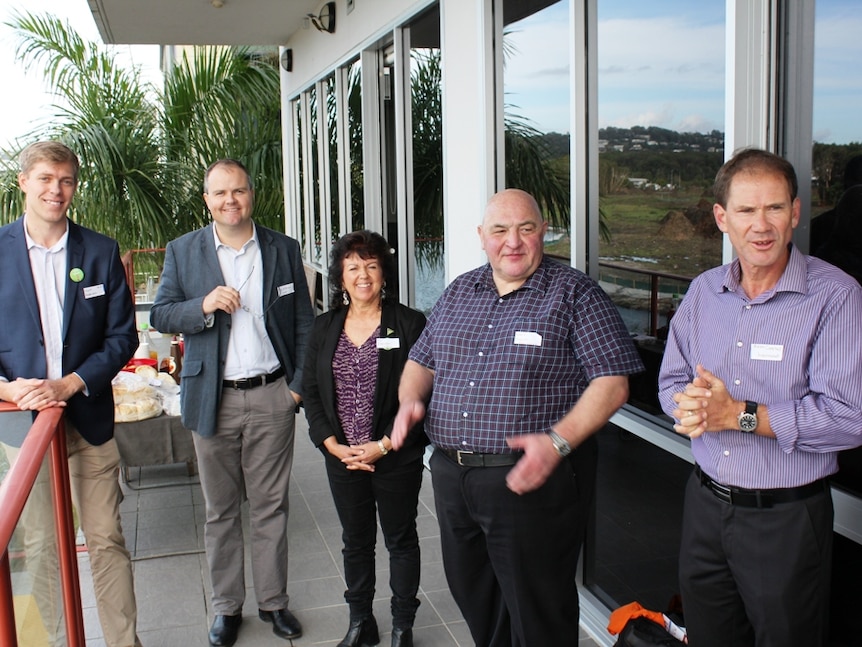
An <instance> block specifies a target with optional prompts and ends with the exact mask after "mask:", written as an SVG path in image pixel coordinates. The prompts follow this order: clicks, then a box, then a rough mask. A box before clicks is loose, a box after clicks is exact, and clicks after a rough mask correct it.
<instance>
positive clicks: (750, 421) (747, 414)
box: [737, 400, 757, 434]
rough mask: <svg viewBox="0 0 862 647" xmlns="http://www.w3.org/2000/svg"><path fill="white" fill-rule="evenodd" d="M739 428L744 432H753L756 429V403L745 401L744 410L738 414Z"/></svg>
mask: <svg viewBox="0 0 862 647" xmlns="http://www.w3.org/2000/svg"><path fill="white" fill-rule="evenodd" d="M737 420H739V430H740V431H741V432H743V433H745V434H753V433H754V430H755V429H757V403H756V402H752V401H751V400H746V401H745V411H743V412H742V413H740V414H739V418H737Z"/></svg>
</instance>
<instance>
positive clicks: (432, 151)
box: [390, 6, 445, 312]
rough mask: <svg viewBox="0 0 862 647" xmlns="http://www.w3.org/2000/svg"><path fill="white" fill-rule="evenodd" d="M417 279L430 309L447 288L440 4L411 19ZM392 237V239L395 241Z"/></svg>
mask: <svg viewBox="0 0 862 647" xmlns="http://www.w3.org/2000/svg"><path fill="white" fill-rule="evenodd" d="M410 48H411V49H410V86H411V87H410V110H411V122H412V130H413V133H412V142H411V144H412V153H413V182H412V184H413V225H414V249H415V259H416V262H415V266H414V273H415V277H414V285H415V294H416V296H415V303H414V304H413V305H414V306H415V307H416V308H417V309H419V310H422V311H423V312H430V311H431V308H432V307H433V306H434V304H435V303H436V302H437V299H438V298H439V296H440V295H441V294H442V293H443V289H444V287H445V281H444V277H445V272H444V268H443V255H444V252H445V245H444V239H443V113H442V109H441V103H440V80H441V77H440V73H441V68H440V9H439V7H437V6H435V7H434V8H432V9H431V10H430V11H428V12H426V13H425V14H423V15H422V16H420V17H419V18H418V19H417V20H415V21H413V22H411V23H410ZM390 242H391V241H390Z"/></svg>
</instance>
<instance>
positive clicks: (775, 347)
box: [751, 344, 784, 362]
mask: <svg viewBox="0 0 862 647" xmlns="http://www.w3.org/2000/svg"><path fill="white" fill-rule="evenodd" d="M751 359H762V360H766V361H767V362H780V361H781V360H782V359H784V346H783V345H782V344H752V345H751Z"/></svg>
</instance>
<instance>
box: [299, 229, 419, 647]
mask: <svg viewBox="0 0 862 647" xmlns="http://www.w3.org/2000/svg"><path fill="white" fill-rule="evenodd" d="M330 256H331V262H330V265H329V281H330V286H331V293H332V294H331V297H332V298H331V303H330V310H329V311H328V312H326V313H324V314H322V315H320V316H319V317H318V318H317V319H316V320H315V322H314V328H313V330H312V333H311V336H310V339H309V344H308V350H307V354H306V358H307V359H306V365H305V372H304V379H303V389H302V396H303V401H304V405H305V412H306V413H305V415H306V417H307V418H308V425H309V434H310V436H311V440H312V442H313V443H314V444H315V446H317V447H318V448H320V450H321V451H322V453H323V455H324V457H325V464H326V472H327V475H328V477H329V485H330V488H331V490H332V498H333V499H334V501H335V507H336V510H337V511H338V517H339V519H340V520H341V527H342V541H343V542H344V549H343V550H342V553H343V555H344V577H345V580H346V581H347V591H345V594H344V598H345V600H346V601H347V603H348V605H349V607H350V626H349V628H348V631H347V635H346V636H345V637H344V639H343V640H342V641H341V642H340V643H339V647H358V646H360V645H376V644H377V643H378V642H379V632H378V628H377V621H376V620H375V618H374V615H373V613H372V601H373V600H374V590H375V577H374V548H375V544H376V541H377V516H378V515H379V517H380V527H381V529H382V531H383V537H384V540H385V543H386V547H387V549H388V550H389V569H390V578H389V583H390V586H391V588H392V599H391V608H392V646H393V647H412V645H413V630H412V627H413V620H414V618H415V615H416V609H417V607H418V606H419V600H418V599H417V598H416V593H417V591H418V589H419V570H420V560H419V537H418V534H417V532H416V509H417V504H418V499H419V488H420V486H421V484H422V469H423V464H422V455H423V452H424V446H425V442H423V441H424V437H425V436H424V434H422V433H420V434H417V441H416V442H414V443H413V444H411V445H409V446H407V447H403V448H402V449H400V450H399V451H397V452H395V451H391V448H392V444H391V442H390V440H389V432H390V430H391V428H392V421H393V419H394V418H395V414H396V413H397V411H398V381H399V378H400V377H401V371H402V369H403V368H404V363H405V362H406V361H407V354H408V352H409V350H410V347H411V346H412V345H413V343H414V342H415V341H416V339H417V338H418V337H419V334H420V333H421V332H422V329H423V328H424V326H425V316H424V315H423V314H422V313H421V312H417V311H416V310H412V309H410V308H408V307H406V306H403V305H401V304H400V303H398V301H397V293H396V291H395V287H394V286H395V279H396V266H395V259H394V258H393V256H392V252H391V250H390V248H389V244H388V243H387V242H386V240H385V239H384V238H383V237H382V236H381V235H380V234H376V233H373V232H370V231H356V232H353V233H350V234H347V235H345V236H343V237H342V238H341V239H340V240H338V241H337V242H336V243H335V245H334V247H333V249H332V253H331V255H330ZM413 436H414V434H411V439H412V438H413Z"/></svg>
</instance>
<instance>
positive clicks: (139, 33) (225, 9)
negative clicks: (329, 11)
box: [87, 0, 343, 45]
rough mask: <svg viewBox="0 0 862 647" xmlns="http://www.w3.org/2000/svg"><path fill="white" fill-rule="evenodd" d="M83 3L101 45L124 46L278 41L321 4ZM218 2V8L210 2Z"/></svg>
mask: <svg viewBox="0 0 862 647" xmlns="http://www.w3.org/2000/svg"><path fill="white" fill-rule="evenodd" d="M87 1H88V2H89V4H90V11H92V13H93V18H94V19H95V21H96V25H97V26H98V28H99V33H100V34H101V36H102V39H103V40H104V41H105V43H110V44H124V45H126V44H131V45H136V44H148V45H281V44H284V43H285V42H286V41H287V39H288V37H289V36H290V35H291V34H293V32H295V31H296V30H298V29H302V28H303V26H305V27H306V28H308V23H307V21H306V15H307V14H309V13H314V14H315V15H316V14H317V13H318V11H319V10H320V8H321V7H322V6H323V5H324V4H325V2H324V0H87ZM219 2H221V3H222V4H223V6H222V7H221V8H216V7H214V6H213V3H216V4H219ZM341 6H343V5H341ZM337 17H340V16H337ZM336 26H337V22H336ZM312 29H313V27H312Z"/></svg>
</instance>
